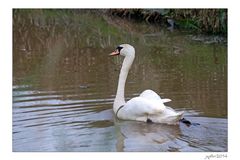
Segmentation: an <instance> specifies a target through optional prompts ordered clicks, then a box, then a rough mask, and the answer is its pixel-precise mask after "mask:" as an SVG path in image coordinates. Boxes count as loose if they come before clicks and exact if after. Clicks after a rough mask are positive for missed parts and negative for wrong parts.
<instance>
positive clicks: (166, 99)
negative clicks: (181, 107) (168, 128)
mask: <svg viewBox="0 0 240 160" xmlns="http://www.w3.org/2000/svg"><path fill="white" fill-rule="evenodd" d="M171 101H172V100H171V99H169V98H164V99H162V102H163V103H167V102H171Z"/></svg>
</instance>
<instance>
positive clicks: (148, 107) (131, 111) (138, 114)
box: [109, 44, 184, 124]
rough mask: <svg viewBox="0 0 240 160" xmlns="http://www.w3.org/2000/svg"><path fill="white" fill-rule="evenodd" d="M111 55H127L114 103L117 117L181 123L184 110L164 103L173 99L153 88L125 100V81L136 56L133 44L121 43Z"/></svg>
mask: <svg viewBox="0 0 240 160" xmlns="http://www.w3.org/2000/svg"><path fill="white" fill-rule="evenodd" d="M109 55H110V56H114V55H122V56H125V58H124V61H123V64H122V68H121V71H120V75H119V80H118V87H117V94H116V98H115V100H114V104H113V111H114V113H115V114H116V116H117V118H119V119H125V120H136V121H143V122H154V123H166V124H178V123H179V120H180V119H181V118H182V116H183V113H184V112H183V111H182V112H176V111H174V110H173V109H172V108H170V107H167V106H165V105H164V103H166V102H169V101H171V100H170V99H161V97H160V96H159V95H158V94H157V93H155V92H154V91H152V90H145V91H144V92H142V93H141V94H140V96H139V97H134V98H132V99H130V100H129V101H127V102H125V99H124V88H125V83H126V79H127V75H128V71H129V69H130V68H131V65H132V63H133V60H134V58H135V49H134V48H133V46H131V45H129V44H121V45H119V46H118V47H117V48H116V50H115V51H114V52H112V53H111V54H109Z"/></svg>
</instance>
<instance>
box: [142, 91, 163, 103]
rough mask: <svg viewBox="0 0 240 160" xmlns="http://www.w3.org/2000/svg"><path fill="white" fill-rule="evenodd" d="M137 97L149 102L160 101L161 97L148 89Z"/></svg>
mask: <svg viewBox="0 0 240 160" xmlns="http://www.w3.org/2000/svg"><path fill="white" fill-rule="evenodd" d="M139 97H143V98H147V99H149V100H161V97H160V96H159V95H158V94H157V93H156V92H154V91H153V90H150V89H148V90H145V91H143V92H142V93H141V94H140V96H139Z"/></svg>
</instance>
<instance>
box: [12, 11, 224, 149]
mask: <svg viewBox="0 0 240 160" xmlns="http://www.w3.org/2000/svg"><path fill="white" fill-rule="evenodd" d="M95 12H96V11H89V12H88V11H84V12H83V11H79V12H76V13H75V12H73V13H66V14H63V13H62V12H60V11H51V10H45V11H43V10H30V11H29V10H24V11H23V10H22V11H19V10H15V11H14V14H13V22H14V26H13V30H14V32H13V133H12V134H13V151H158V152H165V151H173V152H196V151H197V152H198V151H200V152H203V151H207V152H208V151H217V152H219V151H220V152H221V151H227V132H228V131H227V46H226V44H216V43H207V42H206V41H201V42H199V41H195V40H193V38H192V37H193V35H192V34H191V33H186V32H179V31H174V32H169V31H168V30H163V29H160V28H159V27H157V26H150V25H147V24H142V23H137V22H129V21H128V20H121V19H117V18H109V17H105V16H104V17H99V16H98V15H96V13H95ZM69 14H70V15H69ZM71 14H74V16H71ZM194 37H195V35H194ZM122 42H125V43H130V44H132V45H134V46H135V48H136V59H135V61H134V64H133V66H132V68H131V71H130V73H129V77H128V80H127V84H126V93H125V95H126V96H125V97H126V98H127V99H130V98H132V97H134V96H137V95H139V94H140V93H141V92H142V91H143V90H145V89H153V90H154V91H156V92H157V93H159V95H161V97H163V98H171V99H172V102H170V103H168V105H169V106H171V107H172V108H174V109H176V110H178V111H182V110H184V111H185V118H187V119H189V120H191V121H193V122H197V123H200V126H190V127H188V126H186V125H183V124H180V125H179V126H171V125H163V124H147V123H142V122H134V121H122V120H118V119H116V118H115V116H114V114H113V111H112V104H113V100H114V97H115V92H116V88H117V80H118V74H119V70H120V67H121V62H122V58H121V57H114V58H113V57H108V56H107V55H108V54H109V53H110V52H111V51H112V50H113V49H114V48H115V47H116V45H118V44H120V43H122ZM205 42H206V43H205Z"/></svg>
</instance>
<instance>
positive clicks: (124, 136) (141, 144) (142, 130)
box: [115, 120, 181, 151]
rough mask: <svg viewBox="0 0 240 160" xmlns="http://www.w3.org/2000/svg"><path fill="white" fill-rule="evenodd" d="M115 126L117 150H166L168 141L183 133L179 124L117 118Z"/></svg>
mask: <svg viewBox="0 0 240 160" xmlns="http://www.w3.org/2000/svg"><path fill="white" fill-rule="evenodd" d="M115 126H116V130H117V131H118V136H117V144H116V148H117V151H164V150H166V148H165V147H164V144H165V143H166V142H168V141H172V140H174V139H176V138H178V137H179V136H180V135H181V130H180V127H179V126H178V125H165V124H154V123H143V122H135V121H119V120H116V121H115ZM136 144H137V145H136Z"/></svg>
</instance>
